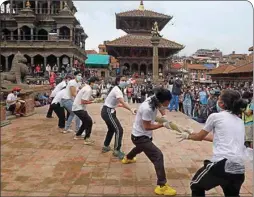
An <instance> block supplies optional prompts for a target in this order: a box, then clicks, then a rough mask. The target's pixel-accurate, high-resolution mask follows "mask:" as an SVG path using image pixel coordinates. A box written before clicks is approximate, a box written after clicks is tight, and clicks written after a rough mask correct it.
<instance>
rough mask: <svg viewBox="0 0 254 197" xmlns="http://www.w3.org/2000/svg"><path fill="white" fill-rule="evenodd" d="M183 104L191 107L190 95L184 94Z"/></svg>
mask: <svg viewBox="0 0 254 197" xmlns="http://www.w3.org/2000/svg"><path fill="white" fill-rule="evenodd" d="M183 104H184V105H191V95H190V93H185V96H184V101H183Z"/></svg>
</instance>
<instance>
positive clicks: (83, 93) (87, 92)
mask: <svg viewBox="0 0 254 197" xmlns="http://www.w3.org/2000/svg"><path fill="white" fill-rule="evenodd" d="M91 96H92V88H91V86H90V85H87V84H86V85H85V86H84V87H83V88H82V89H81V90H79V92H78V94H77V96H76V97H75V99H74V102H73V105H72V111H78V110H84V111H86V105H84V104H81V100H85V101H89V100H90V99H91Z"/></svg>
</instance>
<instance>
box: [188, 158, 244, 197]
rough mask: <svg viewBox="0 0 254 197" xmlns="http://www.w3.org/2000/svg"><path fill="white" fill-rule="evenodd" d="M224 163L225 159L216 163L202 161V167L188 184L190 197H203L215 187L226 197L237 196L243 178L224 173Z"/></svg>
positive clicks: (242, 176) (239, 175)
mask: <svg viewBox="0 0 254 197" xmlns="http://www.w3.org/2000/svg"><path fill="white" fill-rule="evenodd" d="M225 162H226V159H223V160H221V161H219V162H216V163H212V162H210V161H208V160H205V161H204V167H202V168H201V169H199V170H198V171H197V173H196V174H195V175H194V177H193V178H192V181H191V183H190V187H191V191H192V196H197V197H199V196H205V191H208V190H210V189H212V188H215V187H217V186H221V188H222V189H223V192H224V195H225V196H227V197H236V196H239V193H240V189H241V186H242V184H243V182H244V178H245V176H244V174H230V173H227V172H225V169H224V167H225Z"/></svg>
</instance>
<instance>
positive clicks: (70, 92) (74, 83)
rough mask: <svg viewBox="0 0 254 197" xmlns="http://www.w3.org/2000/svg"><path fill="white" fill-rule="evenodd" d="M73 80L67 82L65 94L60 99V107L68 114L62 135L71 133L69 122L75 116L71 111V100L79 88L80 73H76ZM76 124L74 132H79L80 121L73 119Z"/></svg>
mask: <svg viewBox="0 0 254 197" xmlns="http://www.w3.org/2000/svg"><path fill="white" fill-rule="evenodd" d="M74 76H75V79H72V80H70V81H69V82H68V84H67V87H66V88H65V93H64V95H63V97H62V99H61V105H62V106H63V107H64V108H65V109H66V110H67V111H68V112H69V113H70V115H69V117H68V119H67V122H66V124H65V128H64V131H63V133H69V132H73V131H72V130H71V129H70V126H71V122H72V120H73V118H74V116H75V114H74V113H73V111H72V105H73V100H74V98H75V97H76V95H77V92H78V89H79V87H80V85H79V82H81V81H82V74H81V72H80V71H76V72H75V73H74ZM75 120H76V121H75V122H76V132H77V131H78V130H79V125H80V119H79V118H75Z"/></svg>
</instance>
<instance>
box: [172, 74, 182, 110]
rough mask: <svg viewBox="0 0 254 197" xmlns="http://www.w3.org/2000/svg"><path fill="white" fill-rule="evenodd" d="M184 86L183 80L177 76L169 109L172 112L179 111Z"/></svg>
mask: <svg viewBox="0 0 254 197" xmlns="http://www.w3.org/2000/svg"><path fill="white" fill-rule="evenodd" d="M182 85H183V83H182V81H181V79H179V78H178V76H176V79H175V81H174V84H173V88H172V99H171V101H170V107H169V110H170V111H172V110H175V111H178V106H179V95H180V94H181V88H182Z"/></svg>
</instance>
